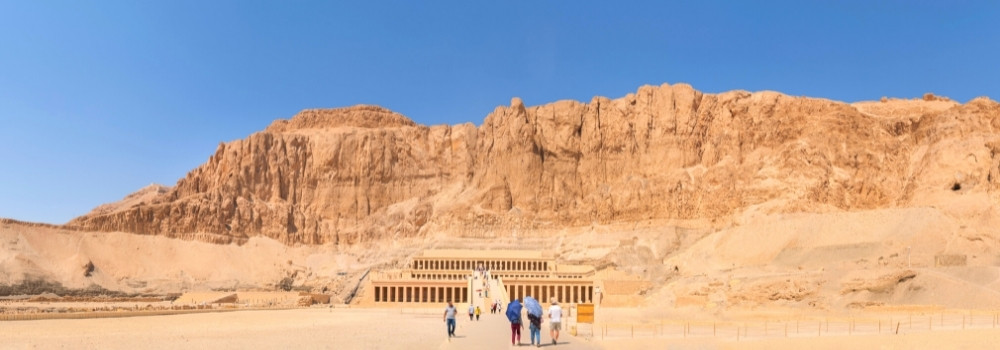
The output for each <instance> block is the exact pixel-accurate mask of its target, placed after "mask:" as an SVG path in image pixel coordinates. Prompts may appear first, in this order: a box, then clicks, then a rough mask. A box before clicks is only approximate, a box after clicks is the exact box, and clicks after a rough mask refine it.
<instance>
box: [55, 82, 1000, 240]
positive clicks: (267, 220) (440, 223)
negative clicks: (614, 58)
mask: <svg viewBox="0 0 1000 350" xmlns="http://www.w3.org/2000/svg"><path fill="white" fill-rule="evenodd" d="M998 130H1000V105H998V104H997V103H996V102H994V101H991V100H989V99H987V98H977V99H975V100H973V101H970V102H969V103H967V104H964V105H962V104H959V103H956V102H953V101H951V100H949V99H946V98H933V99H927V98H924V99H916V100H895V99H893V100H886V101H885V102H863V103H855V104H846V103H841V102H836V101H830V100H825V99H816V98H805V97H791V96H787V95H783V94H780V93H776V92H757V93H750V92H745V91H731V92H726V93H721V94H703V93H701V92H699V91H696V90H694V89H693V88H692V87H690V86H688V85H685V84H677V85H663V86H658V87H656V86H644V87H642V88H640V89H639V90H638V91H637V92H636V93H633V94H629V95H627V96H625V97H624V98H620V99H615V100H611V99H607V98H603V97H595V98H594V99H593V100H591V101H590V103H581V102H576V101H559V102H555V103H551V104H547V105H541V106H535V107H526V106H525V105H524V104H523V103H522V101H521V100H520V99H517V98H514V99H513V100H512V101H511V104H510V106H505V107H498V108H496V110H494V112H493V113H491V114H490V115H488V116H487V117H486V119H485V120H484V122H483V124H482V126H480V127H478V128H477V127H475V126H474V125H472V124H462V125H455V126H443V125H442V126H432V127H428V126H422V125H417V124H416V123H414V122H413V121H411V120H409V119H407V118H406V117H404V116H402V115H399V114H397V113H394V112H391V111H389V110H386V109H383V108H380V107H374V106H355V107H349V108H340V109H332V110H306V111H303V112H301V113H299V114H298V115H296V116H294V117H293V118H291V119H290V120H278V121H276V122H274V123H273V124H272V125H271V126H269V127H268V128H267V129H265V130H264V131H262V132H259V133H256V134H253V135H251V136H250V137H248V138H246V139H244V140H238V141H233V142H230V143H224V144H220V145H219V147H218V149H217V150H216V152H215V154H213V155H212V156H211V157H210V158H209V160H208V162H206V163H205V164H203V165H202V166H200V167H198V168H197V169H195V170H193V171H191V172H190V173H189V174H188V175H187V176H186V177H185V178H183V179H181V180H180V181H178V182H177V184H176V186H174V187H173V188H171V189H170V190H168V191H165V192H163V193H162V194H159V195H158V196H155V198H151V199H145V200H143V201H141V202H139V203H132V204H130V205H127V206H111V207H103V209H102V210H95V211H94V212H92V213H90V214H88V215H84V216H81V217H79V218H76V219H74V220H73V221H71V222H70V224H69V225H70V226H75V227H80V228H83V229H86V230H97V231H126V232H134V233H139V234H150V235H166V236H170V237H178V238H185V239H202V240H208V241H212V242H218V243H229V242H244V241H246V240H247V239H248V238H249V237H251V236H255V235H264V236H267V237H271V238H275V239H277V240H280V241H282V242H285V243H286V244H323V243H336V244H354V243H359V242H365V241H371V240H382V239H392V238H399V237H411V236H417V235H426V234H428V233H429V231H432V230H443V231H446V232H448V233H449V234H460V232H459V231H462V230H466V229H468V228H469V227H473V226H475V227H483V226H489V225H499V226H503V225H514V224H511V223H516V225H528V226H553V227H560V226H563V227H565V226H582V225H590V224H591V223H614V222H622V221H635V220H646V219H697V218H724V217H730V216H732V215H733V214H738V213H744V212H749V211H759V212H766V213H776V212H779V213H780V212H803V211H806V212H824V211H840V210H847V211H849V210H858V209H874V208H886V207H895V206H912V205H928V204H933V203H935V201H937V200H940V198H941V196H945V195H951V194H956V193H967V192H970V191H973V192H974V191H985V192H989V193H993V192H994V191H995V190H996V189H997V188H998V186H1000V153H998V151H1000V134H998ZM109 208H110V209H112V210H108V209H109ZM501 228H502V227H501Z"/></svg>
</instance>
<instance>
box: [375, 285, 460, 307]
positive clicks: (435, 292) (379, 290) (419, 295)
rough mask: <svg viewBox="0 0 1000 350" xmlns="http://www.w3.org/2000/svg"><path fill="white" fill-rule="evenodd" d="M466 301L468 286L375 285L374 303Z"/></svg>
mask: <svg viewBox="0 0 1000 350" xmlns="http://www.w3.org/2000/svg"><path fill="white" fill-rule="evenodd" d="M449 301H450V302H454V303H467V302H469V287H435V286H375V302H376V303H446V302H449Z"/></svg>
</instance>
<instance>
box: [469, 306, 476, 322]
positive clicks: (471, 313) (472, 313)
mask: <svg viewBox="0 0 1000 350" xmlns="http://www.w3.org/2000/svg"><path fill="white" fill-rule="evenodd" d="M475 314H476V307H475V306H472V304H469V321H472V318H473V317H474V316H475Z"/></svg>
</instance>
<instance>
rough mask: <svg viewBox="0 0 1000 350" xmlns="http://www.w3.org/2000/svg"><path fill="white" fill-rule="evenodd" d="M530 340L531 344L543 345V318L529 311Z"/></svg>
mask: <svg viewBox="0 0 1000 350" xmlns="http://www.w3.org/2000/svg"><path fill="white" fill-rule="evenodd" d="M528 330H529V331H530V333H529V334H528V340H531V345H534V346H535V347H542V318H541V317H538V316H535V315H532V314H531V313H528Z"/></svg>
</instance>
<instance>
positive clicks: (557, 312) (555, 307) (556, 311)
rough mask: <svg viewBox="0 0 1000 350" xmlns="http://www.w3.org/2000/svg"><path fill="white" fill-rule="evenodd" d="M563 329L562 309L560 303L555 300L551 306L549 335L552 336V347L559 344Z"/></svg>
mask: <svg viewBox="0 0 1000 350" xmlns="http://www.w3.org/2000/svg"><path fill="white" fill-rule="evenodd" d="M561 327H562V308H561V307H559V302H558V301H557V300H556V299H555V298H553V299H552V306H549V329H550V331H549V335H551V336H552V345H555V344H556V343H557V342H559V329H560V328H561Z"/></svg>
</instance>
